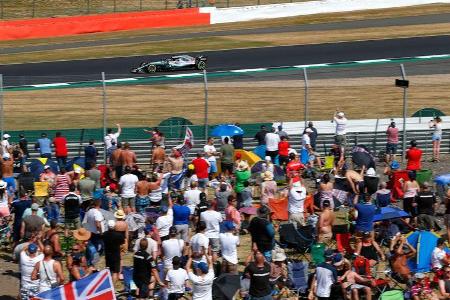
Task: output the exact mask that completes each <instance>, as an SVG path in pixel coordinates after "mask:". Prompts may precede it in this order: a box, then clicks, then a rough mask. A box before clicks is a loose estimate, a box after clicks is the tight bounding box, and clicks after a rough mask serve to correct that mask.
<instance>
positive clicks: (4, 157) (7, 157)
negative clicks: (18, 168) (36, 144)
mask: <svg viewBox="0 0 450 300" xmlns="http://www.w3.org/2000/svg"><path fill="white" fill-rule="evenodd" d="M2 157H3V159H10V158H11V154H9V153H8V152H5V153H3V156H2Z"/></svg>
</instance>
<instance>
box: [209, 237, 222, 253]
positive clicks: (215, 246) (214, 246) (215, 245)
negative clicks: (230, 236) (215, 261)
mask: <svg viewBox="0 0 450 300" xmlns="http://www.w3.org/2000/svg"><path fill="white" fill-rule="evenodd" d="M209 245H210V246H211V251H212V252H215V253H218V252H219V251H220V240H219V239H218V238H217V239H216V238H209Z"/></svg>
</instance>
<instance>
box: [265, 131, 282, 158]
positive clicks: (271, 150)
mask: <svg viewBox="0 0 450 300" xmlns="http://www.w3.org/2000/svg"><path fill="white" fill-rule="evenodd" d="M264 140H265V142H266V143H265V144H266V156H270V158H271V160H272V161H273V162H274V161H275V158H276V157H277V156H278V143H279V142H280V136H279V135H278V134H276V133H275V128H273V127H272V129H271V130H270V132H268V133H267V134H266V136H265V137H264Z"/></svg>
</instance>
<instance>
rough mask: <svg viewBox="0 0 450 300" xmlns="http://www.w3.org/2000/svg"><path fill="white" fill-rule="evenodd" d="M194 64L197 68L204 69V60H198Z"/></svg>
mask: <svg viewBox="0 0 450 300" xmlns="http://www.w3.org/2000/svg"><path fill="white" fill-rule="evenodd" d="M195 66H196V67H197V70H204V69H206V61H203V60H200V61H198V62H197V64H196V65H195Z"/></svg>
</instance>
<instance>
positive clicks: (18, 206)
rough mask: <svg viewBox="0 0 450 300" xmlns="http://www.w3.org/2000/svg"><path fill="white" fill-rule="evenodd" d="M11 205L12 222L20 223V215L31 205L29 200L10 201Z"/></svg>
mask: <svg viewBox="0 0 450 300" xmlns="http://www.w3.org/2000/svg"><path fill="white" fill-rule="evenodd" d="M11 207H12V208H13V209H14V216H15V217H14V224H20V223H21V222H22V216H23V213H24V212H25V210H26V209H27V208H29V207H31V200H30V199H27V200H20V199H17V200H14V201H13V202H12V203H11Z"/></svg>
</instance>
